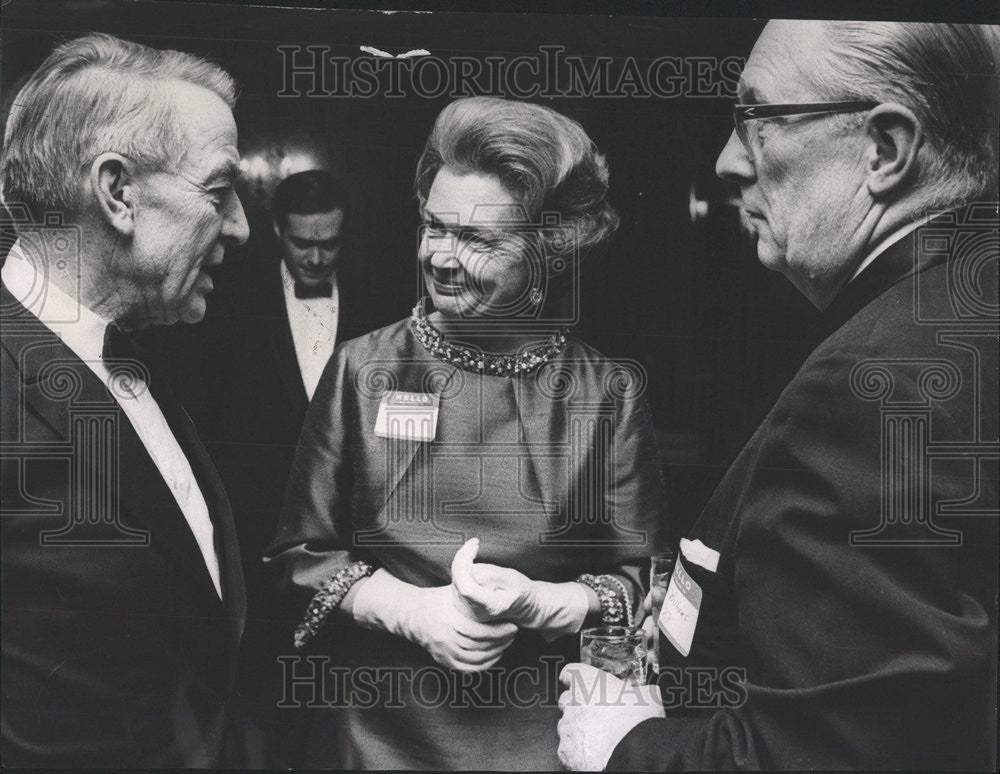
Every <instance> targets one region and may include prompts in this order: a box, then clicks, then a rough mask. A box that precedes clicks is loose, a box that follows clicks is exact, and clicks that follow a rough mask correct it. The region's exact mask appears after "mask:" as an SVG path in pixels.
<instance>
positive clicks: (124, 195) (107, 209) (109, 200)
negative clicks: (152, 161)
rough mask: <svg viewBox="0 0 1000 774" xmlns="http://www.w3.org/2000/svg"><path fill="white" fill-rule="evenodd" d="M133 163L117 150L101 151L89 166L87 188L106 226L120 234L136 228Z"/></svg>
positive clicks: (128, 232) (131, 232) (128, 233)
mask: <svg viewBox="0 0 1000 774" xmlns="http://www.w3.org/2000/svg"><path fill="white" fill-rule="evenodd" d="M131 181H132V162H130V161H129V160H128V159H126V158H125V157H124V156H122V155H120V154H118V153H102V154H101V155H100V156H98V157H97V158H96V159H94V162H93V163H92V164H91V165H90V191H91V193H92V194H93V196H94V200H95V201H96V202H97V208H98V210H99V212H100V213H101V215H102V217H103V218H104V220H105V221H107V223H108V225H110V226H111V227H112V228H113V229H114V230H115V231H117V232H118V233H119V234H121V235H122V236H132V234H133V233H134V231H135V204H136V188H135V184H134V183H132V182H131Z"/></svg>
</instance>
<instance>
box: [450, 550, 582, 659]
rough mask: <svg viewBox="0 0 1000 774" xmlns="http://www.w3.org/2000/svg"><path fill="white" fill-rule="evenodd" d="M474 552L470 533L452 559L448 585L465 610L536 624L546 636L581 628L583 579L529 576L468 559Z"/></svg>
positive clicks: (491, 618) (487, 617) (475, 614)
mask: <svg viewBox="0 0 1000 774" xmlns="http://www.w3.org/2000/svg"><path fill="white" fill-rule="evenodd" d="M478 552H479V539H478V538H472V539H471V540H469V541H467V542H466V543H465V545H464V546H462V547H461V548H460V549H458V552H457V553H456V554H455V558H454V559H453V560H452V563H451V584H452V587H453V588H454V589H455V591H456V593H457V595H458V598H459V605H460V606H463V608H464V610H465V613H466V615H468V616H470V617H472V618H475V619H476V620H477V621H497V620H504V621H511V622H513V623H515V624H517V625H518V626H520V627H522V628H525V629H537V630H539V632H540V633H541V634H542V636H544V637H545V639H547V640H550V641H551V640H554V639H555V638H556V637H561V636H562V635H564V634H572V633H574V632H578V631H580V627H581V626H583V621H584V619H585V618H586V617H587V609H588V606H589V605H588V598H587V591H586V589H585V588H584V586H583V584H581V583H547V582H546V581H533V580H531V578H529V577H528V576H526V575H524V574H523V573H520V572H518V571H517V570H512V569H509V568H507V567H497V566H496V565H495V564H473V560H474V559H475V558H476V554H477V553H478Z"/></svg>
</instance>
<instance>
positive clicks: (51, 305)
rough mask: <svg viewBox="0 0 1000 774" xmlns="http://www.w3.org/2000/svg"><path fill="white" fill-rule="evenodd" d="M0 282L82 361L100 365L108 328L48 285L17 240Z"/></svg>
mask: <svg viewBox="0 0 1000 774" xmlns="http://www.w3.org/2000/svg"><path fill="white" fill-rule="evenodd" d="M0 279H2V280H3V284H4V285H5V286H6V287H7V289H8V290H9V291H10V292H11V295H13V296H14V298H16V299H17V300H18V301H20V302H21V305H22V306H24V308H25V309H27V310H28V311H29V312H31V313H32V314H33V315H34V316H35V317H37V318H38V319H39V321H40V322H41V323H42V325H44V326H45V327H46V328H48V329H49V330H50V331H52V332H53V333H55V334H56V335H57V336H59V337H60V338H61V339H62V341H63V343H64V344H65V345H66V346H67V347H69V348H70V349H71V350H73V352H74V353H75V354H76V355H77V357H79V358H80V359H81V360H84V361H99V360H100V359H101V353H102V351H103V349H104V332H105V330H106V329H107V327H108V325H109V324H110V321H109V320H105V319H104V318H103V317H101V316H100V315H98V314H96V313H95V312H93V311H92V310H90V309H88V308H87V307H86V306H84V305H83V303H82V302H81V301H80V300H79V299H78V298H73V297H72V296H70V295H69V294H67V293H66V292H64V291H63V290H62V289H60V288H59V287H57V286H56V284H55V283H53V282H50V281H49V280H48V278H47V276H46V273H45V272H44V271H41V272H40V271H39V270H38V268H36V265H35V261H34V260H32V259H31V258H29V257H27V256H26V255H25V253H24V251H23V250H22V249H21V245H20V240H18V241H17V242H15V243H14V246H13V247H12V248H11V249H10V252H9V253H8V255H7V260H6V262H5V263H4V267H3V271H2V273H0Z"/></svg>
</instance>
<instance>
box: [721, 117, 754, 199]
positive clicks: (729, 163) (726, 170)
mask: <svg viewBox="0 0 1000 774" xmlns="http://www.w3.org/2000/svg"><path fill="white" fill-rule="evenodd" d="M715 174H716V175H718V176H719V177H721V178H722V179H723V180H725V181H727V182H729V183H735V184H736V185H739V186H745V185H748V184H750V183H752V182H753V181H754V180H755V179H756V178H757V171H756V169H754V165H753V161H751V159H750V157H749V156H748V155H747V151H746V148H744V147H743V143H742V142H740V138H739V137H737V136H736V130H735V129H734V130H733V131H732V132H730V133H729V140H728V141H727V142H726V146H725V147H724V148H723V149H722V152H721V153H720V154H719V158H717V159H716V160H715Z"/></svg>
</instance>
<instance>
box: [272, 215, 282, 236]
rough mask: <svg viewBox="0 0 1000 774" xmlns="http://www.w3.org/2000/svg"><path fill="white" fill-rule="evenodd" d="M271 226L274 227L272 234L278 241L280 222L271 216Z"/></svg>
mask: <svg viewBox="0 0 1000 774" xmlns="http://www.w3.org/2000/svg"><path fill="white" fill-rule="evenodd" d="M271 227H272V228H273V229H274V235H275V236H276V237H277V238H278V240H279V241H280V240H281V224H279V223H278V219H277V218H272V219H271Z"/></svg>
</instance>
